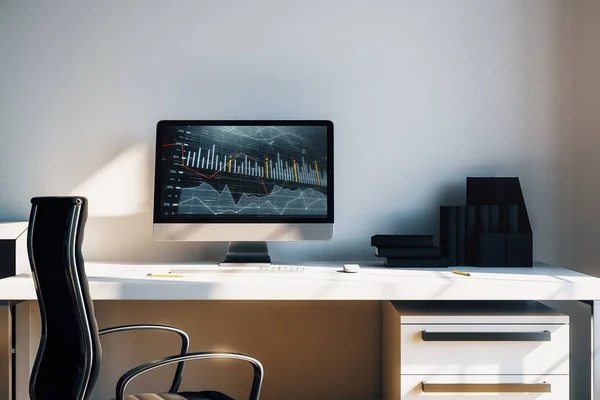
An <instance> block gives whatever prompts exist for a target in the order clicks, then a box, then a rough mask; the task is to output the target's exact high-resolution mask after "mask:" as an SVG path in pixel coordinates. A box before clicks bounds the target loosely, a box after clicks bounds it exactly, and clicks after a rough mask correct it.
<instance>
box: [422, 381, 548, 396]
mask: <svg viewBox="0 0 600 400" xmlns="http://www.w3.org/2000/svg"><path fill="white" fill-rule="evenodd" d="M421 387H422V390H423V392H425V393H550V384H549V383H546V382H544V383H427V382H421Z"/></svg>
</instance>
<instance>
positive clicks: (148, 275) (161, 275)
mask: <svg viewBox="0 0 600 400" xmlns="http://www.w3.org/2000/svg"><path fill="white" fill-rule="evenodd" d="M146 276H147V277H149V278H183V275H181V274H146Z"/></svg>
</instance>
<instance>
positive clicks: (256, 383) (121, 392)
mask: <svg viewBox="0 0 600 400" xmlns="http://www.w3.org/2000/svg"><path fill="white" fill-rule="evenodd" d="M211 358H230V359H234V360H241V361H246V362H248V363H250V364H251V365H252V368H253V369H254V376H253V379H252V388H251V389H250V397H249V400H258V396H259V395H260V389H261V386H262V381H263V376H264V369H263V366H262V364H261V363H260V361H258V360H257V359H255V358H252V357H249V356H247V355H244V354H238V353H207V352H200V353H188V354H186V355H180V356H170V357H165V358H163V359H160V360H157V361H153V362H149V363H146V364H142V365H140V366H138V367H135V368H132V369H130V370H129V371H127V372H126V373H124V374H123V376H121V378H120V379H119V382H118V383H117V391H116V397H115V400H124V399H125V390H126V389H127V385H128V384H129V382H130V381H131V380H133V379H134V378H136V377H137V376H138V375H141V374H143V373H145V372H148V371H150V370H153V369H155V368H159V367H162V366H165V365H169V364H174V363H181V362H185V361H191V360H203V359H211Z"/></svg>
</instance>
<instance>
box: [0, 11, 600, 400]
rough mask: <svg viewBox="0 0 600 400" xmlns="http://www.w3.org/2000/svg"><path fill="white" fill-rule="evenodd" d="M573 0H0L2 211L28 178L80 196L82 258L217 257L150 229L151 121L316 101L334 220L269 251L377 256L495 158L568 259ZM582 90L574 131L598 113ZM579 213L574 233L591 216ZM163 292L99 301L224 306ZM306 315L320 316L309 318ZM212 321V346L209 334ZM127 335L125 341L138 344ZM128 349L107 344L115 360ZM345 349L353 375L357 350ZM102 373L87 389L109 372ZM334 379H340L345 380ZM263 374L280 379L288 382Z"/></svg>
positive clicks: (284, 111)
mask: <svg viewBox="0 0 600 400" xmlns="http://www.w3.org/2000/svg"><path fill="white" fill-rule="evenodd" d="M590 7H591V6H590ZM575 11H576V10H573V9H572V8H571V2H570V1H566V0H565V1H559V0H531V1H522V0H496V1H485V2H484V1H478V0H470V1H467V0H455V1H452V2H448V1H434V0H420V1H418V0H413V1H401V0H361V1H359V0H305V1H292V0H288V1H283V0H279V1H277V0H272V1H268V0H255V1H243V0H238V1H235V0H221V1H208V0H206V1H202V0H178V1H176V2H175V1H168V0H161V1H158V0H144V1H142V0H139V1H134V0H129V1H122V0H105V1H102V2H98V1H91V0H89V1H75V0H72V1H65V0H53V1H46V0H0V55H1V56H0V57H1V58H0V129H1V132H2V133H1V135H2V144H1V145H0V160H2V161H1V162H2V163H1V164H0V187H2V189H3V190H2V191H1V192H0V220H22V219H26V218H27V216H28V211H29V203H28V200H29V198H30V197H32V196H39V195H55V194H60V195H66V194H78V195H87V196H88V197H89V198H90V207H91V212H90V219H89V222H88V229H87V231H86V240H85V244H84V246H85V248H84V250H85V255H86V257H87V258H88V259H105V260H174V261H176V260H201V259H207V260H209V259H214V260H217V259H219V258H220V257H222V255H223V253H224V251H225V247H224V245H215V244H206V245H200V244H197V243H156V242H154V241H153V240H152V236H151V227H152V224H151V214H150V213H151V206H152V204H151V193H152V187H151V184H152V163H153V160H152V146H153V140H154V134H155V132H154V128H155V124H156V121H158V120H159V119H167V118H181V119H185V118H194V119H202V118H215V119H219V118H248V119H254V118H327V119H331V120H333V121H334V122H335V125H336V148H335V152H336V193H335V194H336V199H337V201H336V237H335V239H334V241H333V242H332V243H322V244H300V243H288V244H284V243H278V244H274V245H272V247H271V251H272V255H273V256H274V258H275V259H292V258H296V259H368V258H372V257H373V256H372V249H371V247H370V246H369V244H370V243H369V238H370V236H371V235H373V234H375V233H394V232H398V233H434V232H436V231H437V225H438V223H437V220H438V206H439V205H440V204H451V203H462V202H464V178H465V176H468V175H485V176H487V175H489V176H519V177H520V178H521V181H522V185H523V187H524V190H525V197H526V202H527V205H528V208H529V211H530V217H531V219H532V222H533V226H534V231H535V251H536V256H537V257H536V258H537V259H540V260H544V261H548V262H566V261H569V258H568V255H569V249H570V248H571V246H570V242H569V238H570V232H571V229H575V228H574V227H573V226H572V225H571V224H569V223H568V221H569V218H570V216H571V214H570V212H571V210H575V209H576V208H577V205H576V204H572V203H571V202H570V201H569V199H570V197H571V196H570V194H571V193H572V192H571V190H575V189H572V187H571V185H570V183H569V182H570V177H571V175H570V173H571V168H572V167H573V166H576V165H578V163H579V162H584V160H578V159H577V158H578V157H576V156H574V157H573V158H574V159H572V158H571V151H572V147H571V146H578V147H576V148H582V151H583V152H586V153H585V154H589V157H586V158H585V159H587V160H588V161H586V162H587V163H589V164H593V162H594V161H592V154H593V153H592V150H593V148H591V149H589V150H588V149H587V146H586V142H585V141H584V139H583V136H580V138H582V139H581V141H580V142H579V144H572V143H571V142H572V141H571V136H570V135H569V132H570V129H571V124H572V120H571V117H572V115H571V111H570V106H569V104H570V102H569V99H570V96H571V95H573V94H574V90H573V85H572V84H571V79H572V76H573V75H572V74H571V73H572V72H573V70H572V64H571V61H572V60H571V56H572V53H571V48H570V47H569V46H570V43H571V40H572V39H573V37H572V29H574V28H573V25H575V24H573V23H572V20H571V17H573V16H575V17H576V16H577V12H575ZM583 14H585V13H583ZM581 18H583V16H582V17H581ZM586 26H587V27H588V28H587V29H588V30H589V31H586V32H588V33H586V35H587V34H589V35H590V37H592V36H593V33H594V28H593V27H592V23H591V21H590V22H589V23H588V24H586ZM596 36H597V35H596ZM593 43H594V42H590V44H589V45H587V51H589V52H590V54H591V53H593V50H594V49H592V46H593ZM580 72H582V73H588V74H594V73H595V72H594V71H592V70H591V69H590V70H585V69H581V70H580ZM581 86H582V87H585V86H586V84H585V82H583V81H581ZM583 90H584V92H585V93H588V96H590V97H589V99H593V97H592V96H593V92H592V91H591V90H592V89H591V88H583ZM588 90H590V91H589V92H588ZM593 104H594V103H593V101H591V100H590V102H589V103H587V106H588V108H587V110H588V111H587V113H586V115H587V116H588V118H587V119H585V120H586V121H590V122H589V123H585V124H584V123H582V124H581V125H580V126H581V129H582V132H583V131H584V129H583V128H586V130H585V131H586V132H593V129H591V127H593V126H594V125H593V124H592V122H591V121H592V119H593V118H597V114H598V113H597V112H594V111H593ZM595 126H597V125H595ZM587 128H590V129H587ZM599 143H600V142H599ZM588 151H589V153H587V152H588ZM592 166H593V165H592ZM587 168H588V167H587V166H586V167H582V169H584V170H587ZM589 176H590V177H593V175H592V172H589ZM579 190H581V188H580V189H579ZM586 206H587V209H592V208H593V203H590V204H587V205H586ZM573 212H575V211H573ZM587 215H588V214H584V213H581V215H580V218H581V219H585V218H587ZM585 226H588V228H587V231H585V232H582V234H584V233H593V225H592V224H591V223H589V225H585ZM584 236H586V237H588V236H587V235H584ZM588 244H589V245H590V247H589V249H590V250H589V253H588V254H589V256H588V258H587V260H588V261H592V260H593V258H592V255H593V249H595V246H594V245H593V244H592V243H591V239H590V242H589V243H588ZM575 247H576V246H575ZM582 260H583V259H582ZM163 307H167V308H169V307H170V308H169V309H167V310H164V309H161V310H162V311H161V313H160V314H156V315H154V314H153V313H150V314H152V315H148V312H150V311H151V309H150V308H143V309H142V310H143V312H142V313H141V314H137V313H136V312H135V311H132V310H131V309H130V308H128V307H123V308H121V307H118V306H115V305H112V306H111V305H110V304H106V305H101V306H100V307H99V323H100V324H101V325H103V326H106V325H107V324H111V323H113V322H119V323H121V322H127V321H132V319H135V318H137V317H140V315H142V314H143V316H145V317H148V318H150V317H152V318H150V319H151V321H147V319H145V320H144V321H145V322H157V321H161V320H163V319H164V318H165V316H167V315H168V321H169V323H173V324H175V325H179V326H186V327H187V328H189V329H190V330H191V331H192V332H195V334H197V335H198V338H199V339H198V340H202V338H206V337H205V336H204V335H203V334H202V332H203V330H204V329H206V320H205V319H202V316H206V317H210V316H211V315H215V314H214V313H215V312H217V311H218V309H211V308H208V309H204V308H203V307H206V305H204V304H197V305H194V306H192V305H187V306H185V307H186V311H181V308H179V306H178V305H175V304H169V305H166V304H165V305H163ZM192 307H193V308H192ZM214 307H218V306H217V305H215V306H214ZM343 307H345V308H344V309H345V310H346V311H345V312H350V311H349V310H351V305H345V306H343ZM362 307H363V308H361V309H360V311H359V316H360V318H359V319H357V320H354V319H352V317H351V316H348V317H347V318H349V319H347V320H343V321H334V322H332V325H331V329H332V331H333V332H338V331H339V332H350V331H353V332H358V333H360V335H363V334H364V335H366V336H365V337H367V338H368V340H371V341H372V343H371V344H372V345H373V346H375V347H376V346H377V344H378V340H379V337H378V336H377V335H378V334H377V332H375V331H367V332H366V333H365V331H364V329H371V328H373V326H378V325H377V324H378V321H379V319H378V318H380V316H379V315H378V314H377V311H373V310H371V309H370V308H369V307H370V306H369V305H366V304H365V305H362ZM215 310H217V311H215ZM309 310H311V308H310V307H308V308H306V310H305V312H306V311H309ZM328 310H329V311H331V309H328ZM329 311H327V310H325V311H323V312H324V314H323V315H326V314H327V312H329ZM200 312H202V313H200ZM253 312H254V313H259V314H260V313H263V312H264V310H262V309H257V310H254V311H253ZM278 312H279V314H277V313H275V314H273V316H274V318H275V319H277V318H278V316H279V315H284V314H283V311H282V310H279V311H278ZM190 313H192V314H194V315H197V316H198V317H199V319H198V321H197V323H195V324H192V325H190V318H189V315H190ZM196 313H198V314H196ZM345 315H350V314H345ZM324 318H326V317H324ZM348 321H350V322H351V323H348ZM361 321H362V322H361ZM364 321H371V322H372V324H368V326H367V328H365V326H364V325H361V324H362V323H363V322H364ZM307 323H308V325H306V328H305V329H307V330H308V331H312V332H318V327H319V324H320V322H319V321H318V320H315V321H309V322H307ZM246 324H247V318H246V319H245V318H241V319H240V320H239V322H238V324H237V325H235V324H234V325H233V326H232V327H231V329H232V330H233V331H236V330H237V331H240V332H241V331H243V330H244V329H248V326H246ZM284 328H285V327H284ZM257 329H258V328H257ZM282 329H283V328H282ZM256 332H259V333H260V332H261V331H260V330H257V331H256ZM256 332H254V333H256ZM282 332H284V333H285V332H286V331H285V330H283V331H282ZM358 333H355V334H354V335H355V336H352V337H353V338H357V337H359V338H360V337H362V336H360V335H359V334H358ZM249 334H251V335H252V332H250V333H249ZM357 335H358V336H357ZM259 336H260V335H258V336H256V337H259ZM267 336H269V335H265V336H264V337H265V342H258V343H257V344H255V347H254V348H255V349H263V350H264V351H265V352H264V353H262V355H263V357H265V358H266V359H267V361H268V362H269V365H265V366H266V367H267V368H268V370H269V371H270V372H269V373H270V374H271V375H270V379H271V382H277V380H278V379H279V378H281V375H279V376H278V375H277V374H282V373H284V371H283V370H282V369H281V368H277V364H272V363H274V362H275V361H276V360H275V361H273V360H270V361H269V356H268V354H271V353H269V352H270V351H272V347H269V346H267V345H268V344H269V343H268V340H269V338H268V337H267ZM211 337H212V336H211ZM253 337H255V336H253ZM217 338H218V335H217ZM234 339H235V336H232V337H230V336H227V340H228V341H227V343H228V345H230V346H231V347H232V348H234V349H246V348H248V347H244V346H245V344H244V336H242V337H241V338H240V340H239V341H238V342H235V341H234ZM206 340H207V341H205V342H200V343H201V344H202V346H203V349H207V348H211V347H212V345H218V344H219V343H218V342H217V339H216V338H215V339H214V340H212V341H209V340H208V339H206ZM115 343H116V342H115ZM127 343H128V345H130V346H131V348H130V349H128V350H130V351H128V359H130V358H131V357H133V356H135V357H137V356H140V354H141V353H140V352H141V350H140V348H141V347H140V348H137V347H135V346H134V345H135V344H136V342H132V341H128V342H127ZM140 346H141V344H140ZM325 346H326V344H325ZM155 350H158V349H155ZM121 355H122V347H119V346H117V345H111V344H110V343H109V344H107V346H106V352H105V357H106V358H107V359H112V360H116V359H118V360H120V359H119V357H120V356H121ZM312 355H314V353H313V354H312ZM312 355H311V356H312ZM330 357H331V355H330V354H329V353H324V354H322V355H321V358H319V357H316V358H309V360H310V361H311V362H316V363H318V364H321V365H326V362H327V360H328V359H329V358H330ZM362 357H363V358H362V359H363V361H365V360H367V361H368V362H370V363H372V362H373V359H372V358H368V356H366V355H363V356H362ZM259 358H260V357H259ZM124 359H125V357H123V360H124ZM134 361H137V359H136V360H131V362H134ZM375 361H376V360H375ZM113 362H114V361H113ZM123 362H124V361H123ZM376 364H377V363H376V362H375V365H376ZM119 365H121V364H120V363H119ZM353 366H354V368H355V369H354V370H353V369H352V367H353ZM345 367H347V368H348V370H346V373H348V374H350V375H352V374H353V373H356V374H360V373H363V374H364V371H363V366H362V365H361V363H355V364H347V365H345ZM295 371H296V372H298V371H300V369H296V370H295ZM338 371H339V370H337V369H336V370H331V371H329V373H330V374H331V376H332V377H335V376H336V375H335V374H336V373H337V372H338ZM103 373H106V372H103ZM108 374H109V375H110V376H107V375H103V377H102V378H101V380H100V382H99V384H98V387H97V393H96V396H97V397H98V398H100V397H101V396H104V395H105V394H109V393H110V390H112V387H113V386H112V385H114V379H113V378H114V376H113V375H114V374H115V373H114V372H113V371H109V372H108ZM363 376H364V375H363ZM377 376H378V375H377V373H373V374H371V375H369V376H368V377H369V378H368V379H367V381H366V382H364V383H363V384H362V385H360V389H359V390H362V391H361V392H360V393H359V394H360V398H363V399H366V398H369V395H371V396H372V397H373V398H375V397H376V395H377V394H378V392H379V389H380V388H379V382H377V381H376V379H377ZM331 382H332V385H334V386H331V387H329V388H328V390H331V391H333V393H335V392H336V390H337V393H341V392H342V391H343V390H344V389H345V388H344V385H343V383H340V382H338V380H335V379H334V380H332V381H331ZM271 384H272V383H271ZM335 385H337V386H335ZM277 388H279V389H277ZM336 388H337V389H336ZM269 390H271V391H270V392H269V393H270V395H271V396H272V397H270V398H291V397H285V396H283V397H282V393H281V392H280V391H278V390H281V387H280V386H271V389H269ZM315 390H316V389H315ZM302 395H304V396H305V397H313V398H317V397H318V394H317V392H311V393H302ZM268 398H269V397H265V399H267V400H268Z"/></svg>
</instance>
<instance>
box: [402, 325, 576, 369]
mask: <svg viewBox="0 0 600 400" xmlns="http://www.w3.org/2000/svg"><path fill="white" fill-rule="evenodd" d="M390 351H399V352H400V366H401V367H400V373H401V374H403V375H404V374H444V375H454V374H459V375H462V374H464V375H470V374H492V375H510V374H515V375H521V374H539V375H546V374H568V373H569V325H550V324H531V325H509V324H499V325H494V324H489V325H484V324H481V325H469V324H465V325H441V324H424V325H418V324H415V325H409V324H403V325H401V326H400V347H399V349H393V348H392V349H390Z"/></svg>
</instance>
